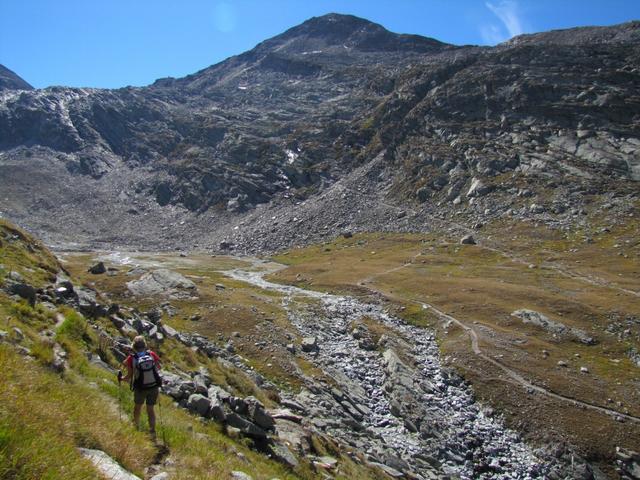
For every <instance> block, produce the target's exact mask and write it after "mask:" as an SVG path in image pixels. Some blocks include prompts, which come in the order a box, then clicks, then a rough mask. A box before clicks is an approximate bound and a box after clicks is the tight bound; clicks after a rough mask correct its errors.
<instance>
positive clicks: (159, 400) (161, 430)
mask: <svg viewBox="0 0 640 480" xmlns="http://www.w3.org/2000/svg"><path fill="white" fill-rule="evenodd" d="M161 403H162V399H161V398H159V397H158V427H159V428H160V432H161V436H162V446H163V447H164V448H165V449H167V450H169V445H167V437H166V435H165V432H164V425H163V424H162V406H161V405H160V404H161Z"/></svg>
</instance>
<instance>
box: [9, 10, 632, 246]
mask: <svg viewBox="0 0 640 480" xmlns="http://www.w3.org/2000/svg"><path fill="white" fill-rule="evenodd" d="M639 41H640V23H638V22H632V23H628V24H624V25H619V26H615V27H606V28H581V29H573V30H565V31H557V32H548V33H540V34H535V35H526V36H521V37H517V38H515V39H513V40H511V41H509V42H507V43H504V44H501V45H499V46H497V47H495V48H488V47H485V48H481V47H456V46H452V45H447V44H443V43H441V42H438V41H436V40H433V39H428V38H424V37H420V36H415V35H398V34H394V33H391V32H389V31H387V30H385V29H384V28H383V27H381V26H380V25H376V24H373V23H371V22H368V21H366V20H362V19H359V18H356V17H352V16H344V15H335V14H332V15H326V16H324V17H319V18H313V19H311V20H309V21H307V22H305V23H303V24H302V25H299V26H297V27H294V28H292V29H290V30H288V31H286V32H285V33H283V34H281V35H279V36H277V37H274V38H272V39H269V40H267V41H265V42H263V43H261V44H259V45H257V46H256V47H255V48H254V49H252V50H250V51H248V52H246V53H243V54H242V55H238V56H236V57H231V58H229V59H227V60H225V61H224V62H221V63H219V64H217V65H214V66H212V67H209V68H207V69H204V70H202V71H200V72H197V73H195V74H193V75H190V76H187V77H185V78H181V79H173V78H165V79H160V80H158V81H156V82H155V83H154V84H153V85H150V86H148V87H144V88H124V89H119V90H98V89H77V88H60V87H55V88H48V89H44V90H27V88H28V87H29V86H28V84H26V83H24V84H22V83H20V82H17V81H14V82H13V83H11V84H10V85H13V86H10V87H9V88H7V87H6V85H5V86H4V88H0V171H1V172H2V175H0V189H1V190H2V192H3V193H4V194H5V195H4V199H3V204H4V206H3V208H2V214H3V215H6V216H9V217H11V218H13V219H14V220H17V221H19V222H21V223H22V224H25V225H27V226H29V227H31V228H34V229H35V230H37V231H39V232H41V233H43V234H44V235H45V237H46V238H47V240H49V241H53V242H68V241H70V240H73V241H76V242H80V243H95V242H96V241H104V242H107V243H110V244H135V245H144V246H171V247H175V246H182V245H184V244H188V245H190V246H191V245H192V244H193V241H194V240H195V239H198V244H199V246H203V245H204V246H209V245H218V243H219V241H220V240H222V239H225V238H226V239H231V240H235V241H236V242H240V241H241V239H240V238H237V235H235V233H236V232H234V230H233V227H237V226H238V224H239V222H244V221H249V220H250V219H254V218H255V217H254V216H255V215H256V213H258V214H259V215H258V217H259V218H258V220H259V219H264V218H271V217H272V216H273V215H271V214H270V213H269V212H276V211H277V212H280V211H282V209H283V208H284V209H287V212H289V213H291V215H292V216H293V215H295V214H296V212H297V211H298V210H300V208H302V207H300V205H296V203H298V204H299V203H300V202H301V201H305V200H306V201H309V202H311V203H313V205H314V209H315V210H316V211H318V212H322V218H319V217H317V215H316V217H314V216H313V215H315V214H311V213H309V215H311V217H310V219H311V221H320V220H322V223H323V224H325V225H327V226H328V228H327V234H330V233H332V232H333V233H335V229H336V228H354V229H367V228H376V227H378V226H380V225H381V224H383V225H384V226H385V227H386V228H396V226H397V225H396V223H397V222H395V220H394V219H389V218H388V215H387V216H385V215H386V214H380V215H377V214H376V215H373V217H371V218H364V217H365V216H363V215H359V214H358V210H362V208H361V207H362V205H361V204H360V203H359V202H358V201H352V202H349V205H347V206H346V207H345V208H346V209H347V210H348V211H346V212H340V217H341V218H344V217H345V215H346V216H347V217H349V216H351V217H352V218H353V220H352V221H349V222H346V223H345V221H344V220H342V219H341V218H338V217H337V216H336V217H335V218H333V217H332V216H331V213H332V212H333V211H334V208H332V207H333V205H334V204H335V203H334V202H335V201H336V198H335V196H334V195H332V194H331V188H334V187H335V185H336V182H337V181H342V180H344V179H349V178H351V179H352V180H353V181H354V182H356V183H357V184H358V185H359V187H358V189H356V191H360V192H362V191H365V190H366V191H369V192H374V193H375V199H374V203H375V205H369V206H370V207H374V208H373V209H372V211H375V210H376V209H380V208H383V205H384V204H388V203H391V204H394V205H401V206H403V205H409V206H413V207H415V208H417V209H426V210H430V211H433V210H437V211H439V212H443V213H444V214H448V213H449V212H453V211H455V210H460V209H463V210H464V212H466V216H465V218H466V217H468V220H469V222H477V221H482V220H483V219H485V217H486V216H491V215H501V214H504V213H505V212H507V211H509V210H513V211H514V212H516V213H517V214H518V215H521V216H528V215H540V214H543V213H544V214H546V213H550V214H551V215H553V218H552V219H549V221H552V222H558V221H566V222H570V221H571V218H572V215H573V214H572V213H571V212H572V211H574V210H576V211H579V210H580V209H581V206H582V201H583V196H584V195H585V194H586V195H610V196H617V197H625V198H626V197H628V196H634V195H636V194H637V181H638V180H639V179H640V153H639V152H640V117H639V116H638V112H640V96H638V93H637V92H638V91H640V90H639V88H638V87H639V85H640V54H638V52H639V51H640V50H639V49H638V43H639ZM10 73H11V72H10ZM4 77H6V76H3V79H4ZM2 86H3V85H2V84H0V87H2ZM15 88H19V89H18V90H16V89H15ZM368 166H369V168H367V167H368ZM358 172H360V173H358ZM364 172H366V175H365V174H364ZM359 175H360V176H359ZM362 175H364V176H362ZM524 186H526V188H524ZM572 194H573V196H571V195H572ZM323 195H324V196H323ZM518 195H520V196H519V197H518ZM522 198H528V199H529V200H528V201H527V204H526V205H521V203H522V202H520V201H519V200H516V199H522ZM323 199H324V200H323ZM360 200H362V198H360ZM369 201H370V197H367V199H366V202H369ZM327 202H329V203H327ZM532 205H533V206H532ZM257 207H259V208H258V210H256V208H257ZM485 212H487V213H485ZM558 218H560V220H558ZM314 219H315V220H314ZM250 223H251V225H250V226H249V225H245V226H246V227H247V228H249V227H250V228H251V229H252V230H251V231H250V234H247V235H248V236H250V237H252V238H255V237H259V238H263V239H266V242H267V243H269V239H270V238H272V236H271V234H272V233H273V232H271V230H272V228H271V227H272V226H271V225H270V224H269V222H266V223H265V224H264V225H260V222H257V223H256V221H251V222H250ZM60 225H65V227H64V228H61V227H59V226H60ZM298 233H303V234H308V233H309V232H300V231H298ZM320 233H322V232H320ZM234 236H235V238H234ZM293 237H294V238H289V240H287V241H284V240H283V241H280V240H278V241H279V243H278V244H277V245H274V244H273V243H272V247H278V246H285V244H290V243H292V242H293V243H295V241H296V240H295V234H294V236H293Z"/></svg>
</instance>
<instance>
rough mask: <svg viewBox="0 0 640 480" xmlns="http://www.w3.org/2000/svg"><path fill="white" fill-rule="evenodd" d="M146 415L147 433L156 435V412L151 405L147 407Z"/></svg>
mask: <svg viewBox="0 0 640 480" xmlns="http://www.w3.org/2000/svg"><path fill="white" fill-rule="evenodd" d="M147 415H148V416H149V431H150V432H151V433H156V412H155V411H154V409H153V405H147Z"/></svg>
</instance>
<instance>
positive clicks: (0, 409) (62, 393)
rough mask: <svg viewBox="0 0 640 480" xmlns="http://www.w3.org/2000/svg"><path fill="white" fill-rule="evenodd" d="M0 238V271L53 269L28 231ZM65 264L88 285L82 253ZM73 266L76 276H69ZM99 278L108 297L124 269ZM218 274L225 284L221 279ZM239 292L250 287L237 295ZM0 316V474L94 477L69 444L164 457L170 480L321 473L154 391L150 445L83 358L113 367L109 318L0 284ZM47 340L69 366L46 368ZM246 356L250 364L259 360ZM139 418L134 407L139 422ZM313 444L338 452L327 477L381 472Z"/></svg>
mask: <svg viewBox="0 0 640 480" xmlns="http://www.w3.org/2000/svg"><path fill="white" fill-rule="evenodd" d="M0 242H1V243H0V248H1V250H0V253H1V256H0V264H2V265H3V267H2V269H3V271H4V272H3V273H5V274H6V273H7V272H9V271H11V270H14V271H18V272H20V273H21V274H23V276H24V277H25V279H26V280H27V281H29V282H30V283H32V284H34V285H35V286H39V285H43V284H44V283H46V282H48V281H51V280H52V279H53V276H54V272H55V271H57V270H58V268H59V264H58V261H57V260H56V259H55V257H54V256H53V255H51V254H50V253H49V252H48V251H47V250H46V248H44V247H43V246H42V245H39V244H38V243H37V242H36V241H35V240H34V239H33V238H31V237H30V236H29V235H27V234H26V233H24V232H22V231H21V230H19V229H17V228H16V227H14V226H12V225H9V224H8V223H6V222H4V221H1V223H0ZM80 260H83V261H86V262H89V261H90V258H89V257H86V256H85V257H82V258H81V259H80ZM67 266H69V267H73V268H70V273H71V274H72V275H73V278H74V281H76V282H78V281H80V280H82V281H84V283H91V284H92V286H93V282H92V281H91V280H92V278H91V277H85V276H84V275H85V271H86V265H84V264H83V263H82V262H81V261H76V262H72V263H69V264H68V265H67ZM225 266H229V265H225ZM75 272H77V273H79V274H81V275H79V276H78V277H76V276H75V275H74V273H75ZM212 275H213V274H212ZM2 278H4V275H2ZM100 279H101V282H96V283H105V285H100V286H102V287H108V288H109V289H111V290H112V292H113V293H111V294H110V296H111V297H112V298H118V292H121V293H122V292H123V291H124V290H123V288H122V287H123V282H124V281H128V280H130V279H131V278H129V277H125V276H124V275H122V277H121V278H117V279H114V277H107V276H102V277H100ZM218 280H219V279H218ZM109 282H111V284H109ZM201 283H202V282H201ZM225 283H226V284H227V285H228V287H229V289H230V290H233V288H230V287H232V286H233V285H231V284H230V282H228V281H225ZM205 290H206V289H205ZM213 291H215V288H214V289H213ZM223 293H224V292H223ZM244 294H246V295H250V296H248V297H247V298H242V295H244ZM226 295H230V298H226V297H225V298H220V299H219V300H220V302H232V304H234V302H239V303H238V304H240V303H242V302H245V303H246V302H250V303H252V304H258V305H261V307H264V308H267V307H271V306H272V305H271V303H272V302H268V301H267V300H269V298H268V296H266V297H265V296H260V297H257V296H256V295H257V293H256V292H253V291H252V292H251V293H248V292H244V293H242V292H238V293H232V292H227V293H226ZM122 299H123V300H126V301H127V302H128V303H129V304H131V305H132V306H136V307H138V308H146V307H148V306H151V303H145V302H141V303H138V302H136V301H135V300H133V299H131V298H122ZM209 300H210V299H209ZM261 301H262V302H263V303H264V305H262V304H261V303H260V302H261ZM188 307H189V308H188V309H187V310H188V312H187V311H185V312H182V311H181V314H180V315H181V317H180V318H184V317H185V316H186V314H187V313H191V312H192V311H199V310H201V309H203V308H208V305H207V304H206V302H205V301H204V299H203V300H202V302H200V303H198V304H197V305H195V306H194V305H188ZM185 308H186V307H185ZM247 308H248V307H247ZM223 310H225V309H223ZM265 314H266V311H265ZM272 314H274V312H273V311H269V315H270V316H271V315H272ZM60 316H63V317H64V321H63V322H62V323H58V324H57V325H56V322H57V320H59V319H60V318H61V317H60ZM234 318H236V316H235V315H234ZM0 319H2V323H0V330H4V331H7V332H9V333H10V335H11V338H10V341H9V342H5V343H0V385H2V388H0V478H7V479H24V480H31V479H41V478H46V479H66V478H74V479H76V478H77V479H83V478H87V479H89V478H96V476H97V473H96V471H95V469H94V467H93V466H92V465H91V464H90V463H89V462H88V461H87V460H85V459H84V458H82V457H81V456H80V455H79V453H78V451H77V448H76V447H87V448H97V449H101V450H104V451H105V452H106V453H107V454H109V455H110V456H111V457H113V458H114V459H116V460H117V461H118V462H119V463H120V464H121V465H123V466H124V467H125V468H127V469H128V470H130V471H132V472H134V473H136V474H137V475H139V476H140V477H143V478H144V477H145V471H146V469H147V468H148V467H149V466H151V465H152V464H154V463H156V462H158V461H160V462H163V461H165V460H168V461H169V466H168V467H163V469H168V470H169V471H170V472H171V473H172V477H171V478H176V479H194V478H203V479H205V478H206V479H223V478H230V473H231V471H233V470H241V471H244V472H246V473H249V474H251V475H252V476H253V478H254V479H256V480H261V479H272V478H280V479H282V480H287V479H288V480H294V479H311V478H319V475H320V474H319V473H318V472H315V471H314V470H313V468H312V466H311V465H310V463H308V462H303V463H302V464H301V466H300V467H299V468H297V469H296V470H295V471H292V470H289V469H287V468H285V467H284V466H282V465H281V464H279V463H276V462H274V461H272V460H270V459H268V458H267V457H266V456H264V455H262V454H260V453H257V452H255V451H253V450H252V449H251V448H249V445H250V442H249V441H248V440H246V439H242V438H236V439H234V438H230V437H228V436H227V435H226V434H225V433H224V430H223V428H222V427H221V426H220V425H218V424H216V423H213V422H203V421H201V420H200V419H198V418H196V417H194V416H192V415H190V414H189V413H187V412H185V411H184V410H182V409H179V408H177V407H175V406H174V405H173V403H172V402H171V401H170V399H168V398H167V397H164V396H161V399H160V407H159V414H160V423H161V426H160V429H159V430H160V431H159V435H158V436H159V438H160V439H161V441H160V443H161V444H164V443H166V444H168V446H169V453H168V456H167V454H166V452H165V451H164V448H163V447H162V445H158V444H155V443H154V442H152V441H151V439H150V438H149V437H148V436H147V435H146V434H145V433H143V432H138V431H135V429H134V428H133V427H132V425H131V421H130V412H131V411H132V407H133V404H132V394H131V392H129V390H128V389H127V388H124V387H123V388H122V389H118V386H117V382H116V381H115V378H114V375H112V374H110V373H108V372H106V371H105V370H102V369H100V368H98V367H96V366H94V365H93V364H91V363H90V362H89V361H88V360H87V358H88V355H89V353H92V354H94V355H95V354H98V353H99V354H100V356H101V357H102V358H103V359H104V360H106V361H108V362H109V363H111V364H112V365H114V366H116V364H115V362H114V360H113V358H112V357H111V356H110V354H109V352H108V348H107V347H108V345H105V343H104V341H103V340H101V339H100V335H99V333H98V332H99V331H100V330H102V331H107V332H109V333H111V334H116V333H117V332H116V331H115V330H114V329H113V327H112V326H111V325H110V322H108V321H107V320H106V319H98V320H97V321H92V322H91V323H89V322H87V321H86V320H85V319H84V318H83V317H82V316H81V315H79V314H78V313H77V312H75V311H73V310H71V309H68V308H61V309H59V310H56V311H50V310H48V309H46V308H44V307H42V306H40V305H37V306H36V307H35V308H32V307H30V306H29V305H28V304H26V303H25V302H23V301H19V302H16V301H14V300H13V299H11V298H9V297H8V296H6V295H5V294H4V293H0ZM234 322H235V320H234ZM169 323H171V322H169ZM193 323H194V324H195V322H193ZM205 323H206V320H203V321H202V323H200V324H199V325H204V324H205ZM175 325H176V326H188V322H187V321H184V320H180V319H178V318H176V319H175ZM242 325H243V323H242V322H235V324H234V328H235V327H238V328H240V327H242ZM14 327H18V328H19V329H20V330H21V331H22V332H23V334H24V339H23V340H22V341H18V340H17V338H15V336H14V334H13V328H14ZM245 328H246V330H247V331H250V327H249V326H246V325H245ZM56 342H57V343H58V344H60V345H62V346H63V348H64V349H65V350H66V351H67V352H68V355H69V357H68V358H69V369H68V370H67V371H65V372H64V373H63V374H59V373H55V372H54V371H53V369H51V368H50V364H51V362H52V359H53V345H54V343H56ZM17 346H19V347H26V348H28V349H30V351H31V354H32V356H24V355H21V354H20V353H19V352H18V349H17V348H16V347H17ZM155 348H156V349H157V350H158V351H159V353H160V355H161V356H162V357H163V359H164V360H165V365H166V366H167V367H169V368H171V367H177V368H179V369H181V370H184V371H189V370H195V369H197V368H198V367H199V366H205V367H206V368H207V369H208V370H209V372H210V373H211V376H212V378H213V380H214V381H215V382H216V383H218V384H220V385H224V386H225V387H226V388H228V389H229V390H230V391H232V392H235V393H237V394H240V395H255V396H257V397H258V398H261V399H262V400H263V401H264V402H265V403H267V404H271V403H272V401H271V399H270V398H269V396H268V393H265V392H264V391H261V390H260V389H258V388H257V387H256V386H255V385H254V384H253V383H252V382H251V381H250V380H249V378H248V377H246V376H245V375H244V374H243V373H242V372H240V371H237V370H235V369H233V368H230V367H229V366H225V365H221V364H219V363H218V362H216V361H215V360H211V359H208V358H206V357H204V356H202V355H201V354H196V353H194V352H193V351H192V350H190V349H188V348H186V347H184V346H182V345H181V344H179V343H177V342H175V341H172V340H167V341H166V342H165V343H164V344H162V345H157V346H155ZM255 361H256V363H259V361H258V359H255ZM266 373H268V372H266ZM145 421H146V419H145V418H144V416H143V428H144V422H145ZM313 444H314V447H315V450H316V453H317V454H318V455H322V454H331V455H334V456H336V457H338V458H340V467H339V471H338V474H337V477H336V478H343V479H347V478H362V479H377V478H383V477H384V476H383V475H381V474H380V473H379V472H378V473H376V472H375V471H372V470H370V469H367V468H365V467H363V466H362V465H360V464H359V463H356V462H354V461H352V460H351V459H350V458H349V457H348V456H347V455H344V453H345V452H341V451H340V449H339V448H338V447H337V446H335V445H334V444H332V442H330V441H328V440H327V439H323V438H319V437H314V442H313Z"/></svg>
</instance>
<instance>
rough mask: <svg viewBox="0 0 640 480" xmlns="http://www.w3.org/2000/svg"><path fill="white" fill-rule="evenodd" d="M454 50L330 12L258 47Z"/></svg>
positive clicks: (300, 50)
mask: <svg viewBox="0 0 640 480" xmlns="http://www.w3.org/2000/svg"><path fill="white" fill-rule="evenodd" d="M447 47H450V45H447V44H445V43H442V42H439V41H437V40H434V39H432V38H427V37H422V36H420V35H406V34H397V33H393V32H390V31H389V30H387V29H386V28H384V27H383V26H382V25H379V24H377V23H374V22H371V21H369V20H365V19H363V18H359V17H356V16H354V15H343V14H338V13H330V14H327V15H323V16H320V17H313V18H311V19H309V20H307V21H305V22H303V23H302V24H300V25H298V26H295V27H292V28H290V29H289V30H287V31H286V32H284V33H283V34H281V35H278V36H276V37H273V38H272V39H269V40H267V41H265V42H263V43H261V44H260V45H258V46H257V47H256V49H257V50H259V51H261V52H262V51H264V50H266V49H269V50H272V51H277V52H286V53H292V54H296V53H297V54H309V53H316V54H317V53H324V52H326V51H327V49H328V50H329V51H333V49H337V50H338V51H340V52H344V51H351V50H356V51H360V52H392V51H404V52H420V53H425V52H431V51H436V50H439V49H442V48H447Z"/></svg>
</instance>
